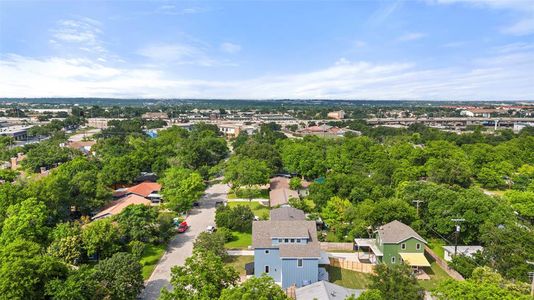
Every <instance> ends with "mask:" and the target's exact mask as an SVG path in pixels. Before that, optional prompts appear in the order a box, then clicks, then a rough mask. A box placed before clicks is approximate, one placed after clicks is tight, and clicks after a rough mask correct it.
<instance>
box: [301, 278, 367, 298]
mask: <svg viewBox="0 0 534 300" xmlns="http://www.w3.org/2000/svg"><path fill="white" fill-rule="evenodd" d="M363 291H364V290H354V289H348V288H345V287H342V286H339V285H337V284H334V283H330V282H328V281H317V282H315V283H313V284H310V285H307V286H304V287H301V288H298V289H297V290H296V296H297V300H312V299H317V300H344V299H345V298H347V297H349V296H350V295H354V296H356V297H359V296H360V295H361V293H363Z"/></svg>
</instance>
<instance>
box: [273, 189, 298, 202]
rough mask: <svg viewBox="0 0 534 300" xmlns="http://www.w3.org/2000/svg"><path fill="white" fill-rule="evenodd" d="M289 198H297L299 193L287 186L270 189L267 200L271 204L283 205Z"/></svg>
mask: <svg viewBox="0 0 534 300" xmlns="http://www.w3.org/2000/svg"><path fill="white" fill-rule="evenodd" d="M289 198H295V199H298V198H299V193H298V192H297V191H294V190H290V189H287V188H280V189H275V190H271V191H270V192H269V202H270V203H271V206H278V205H284V204H287V203H288V202H289Z"/></svg>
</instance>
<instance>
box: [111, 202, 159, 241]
mask: <svg viewBox="0 0 534 300" xmlns="http://www.w3.org/2000/svg"><path fill="white" fill-rule="evenodd" d="M157 218H158V212H157V210H156V208H154V207H150V206H146V205H144V204H138V205H129V206H127V207H126V208H125V209H124V210H123V211H122V212H121V213H120V214H118V215H116V216H115V217H114V219H115V221H117V224H118V227H119V232H120V234H121V236H123V237H124V238H125V239H126V240H127V241H140V242H145V243H146V242H155V241H156V240H157V238H158V224H157Z"/></svg>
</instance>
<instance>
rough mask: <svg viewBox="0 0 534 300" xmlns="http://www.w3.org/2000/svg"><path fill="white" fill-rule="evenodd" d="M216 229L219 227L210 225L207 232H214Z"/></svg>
mask: <svg viewBox="0 0 534 300" xmlns="http://www.w3.org/2000/svg"><path fill="white" fill-rule="evenodd" d="M215 231H217V228H215V226H208V228H206V232H209V233H214V232H215Z"/></svg>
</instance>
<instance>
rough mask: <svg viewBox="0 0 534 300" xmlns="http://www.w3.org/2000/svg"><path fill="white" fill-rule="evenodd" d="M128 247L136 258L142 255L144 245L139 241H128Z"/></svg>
mask: <svg viewBox="0 0 534 300" xmlns="http://www.w3.org/2000/svg"><path fill="white" fill-rule="evenodd" d="M128 248H129V249H130V253H131V254H132V255H133V256H135V257H136V258H137V259H141V257H142V256H143V251H145V248H146V245H145V243H143V242H140V241H131V242H130V243H128Z"/></svg>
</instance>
